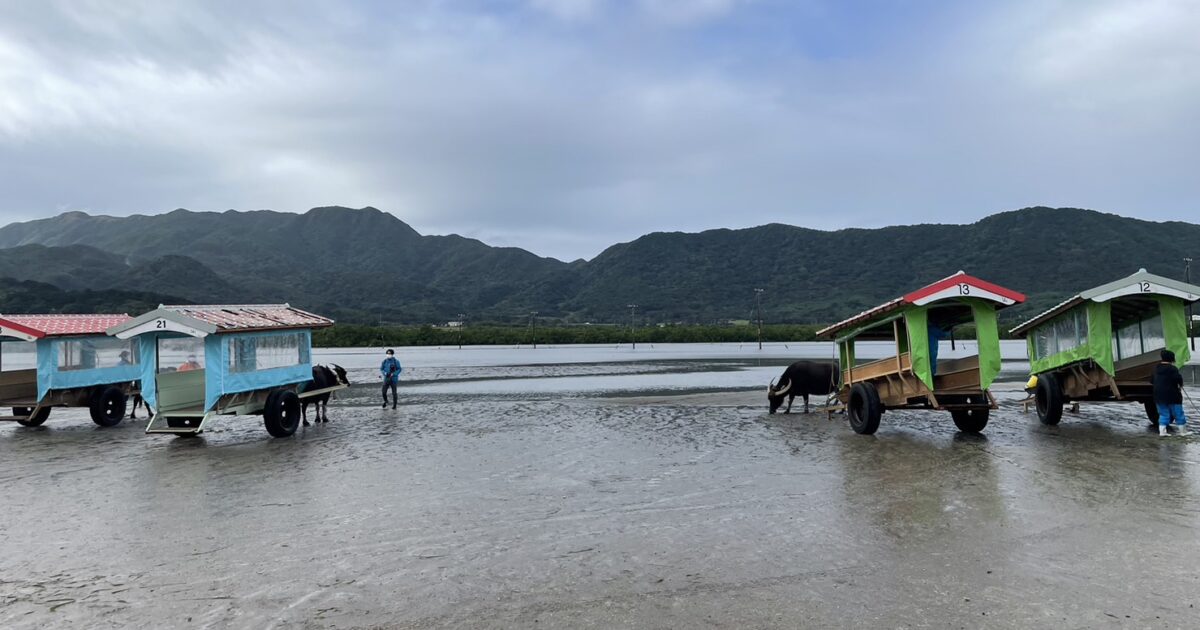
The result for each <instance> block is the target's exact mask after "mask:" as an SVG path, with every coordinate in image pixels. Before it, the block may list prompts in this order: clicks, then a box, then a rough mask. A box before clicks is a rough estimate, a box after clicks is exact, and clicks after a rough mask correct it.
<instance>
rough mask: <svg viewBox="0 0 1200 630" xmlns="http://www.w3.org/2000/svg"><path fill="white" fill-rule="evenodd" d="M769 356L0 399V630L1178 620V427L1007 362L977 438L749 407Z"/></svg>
mask: <svg viewBox="0 0 1200 630" xmlns="http://www.w3.org/2000/svg"><path fill="white" fill-rule="evenodd" d="M775 363H780V362H775ZM779 371H781V368H779V367H777V366H776V365H775V364H773V363H772V362H771V361H767V362H741V363H739V362H736V361H732V362H712V361H673V362H662V363H656V364H645V363H628V362H626V363H621V362H616V363H603V364H586V363H584V364H579V365H573V366H566V365H562V364H545V365H540V366H536V365H534V366H522V367H519V368H515V367H514V368H506V367H484V368H479V367H477V368H471V369H466V368H462V369H458V368H455V367H454V366H442V367H437V368H429V369H425V370H422V369H413V370H411V371H410V372H409V373H407V374H406V376H407V377H408V378H409V380H408V381H406V382H405V384H404V386H403V387H402V395H403V397H404V403H403V405H402V406H401V408H400V409H399V410H397V411H392V410H390V409H389V410H382V409H379V408H378V406H377V404H378V403H377V400H376V396H377V392H376V388H375V387H376V386H375V382H376V381H373V380H372V374H371V371H370V370H369V369H367V368H360V369H355V370H352V372H351V376H352V378H353V379H355V380H358V381H361V382H364V383H365V384H364V385H361V386H356V387H355V388H353V389H352V390H351V391H350V392H349V393H348V394H346V395H343V396H342V397H341V399H340V400H338V401H336V403H335V404H333V405H331V407H330V416H331V422H330V423H329V424H325V425H319V426H313V427H309V428H307V429H304V430H302V432H300V433H298V434H297V436H296V437H295V438H292V439H284V440H276V439H271V438H270V437H268V436H267V434H266V433H265V432H264V431H263V429H262V426H261V423H260V422H259V421H258V419H257V418H228V419H223V420H222V421H221V422H220V423H219V424H218V425H217V426H216V428H215V430H213V431H212V432H209V433H206V434H205V436H204V437H202V438H199V439H178V438H171V437H163V436H147V435H144V434H143V433H142V430H143V429H144V426H145V421H144V420H142V421H139V422H128V421H126V422H125V423H123V424H122V425H120V426H119V427H117V428H115V429H108V430H104V429H97V428H96V427H95V426H94V425H92V423H91V422H90V421H89V420H88V419H87V417H86V412H82V413H81V412H77V411H69V412H62V411H56V412H55V414H54V416H52V418H51V420H50V421H49V422H47V424H46V425H45V426H44V427H41V428H39V429H27V428H22V427H17V426H15V425H3V426H0V473H2V474H3V476H4V479H5V482H6V483H5V485H4V491H3V509H2V510H0V528H2V529H3V532H4V538H3V539H2V541H0V561H2V562H0V565H2V566H3V569H2V570H0V627H4V628H43V627H54V628H63V627H79V628H84V627H86V628H127V627H137V628H164V627H192V628H224V627H234V628H264V627H280V628H284V627H287V628H425V627H447V626H450V627H571V628H611V627H633V628H682V627H688V628H691V627H788V628H790V627H910V628H962V627H966V628H979V627H995V628H1010V627H1055V628H1095V627H1136V628H1185V627H1195V626H1196V625H1197V619H1200V611H1197V609H1196V608H1195V606H1197V605H1200V537H1198V536H1197V531H1200V530H1198V525H1200V503H1198V499H1200V472H1198V471H1200V438H1176V437H1172V438H1169V439H1160V438H1158V437H1157V436H1156V435H1155V434H1153V433H1151V432H1150V431H1149V430H1148V429H1147V427H1148V425H1147V424H1146V423H1145V421H1144V420H1143V418H1142V412H1141V409H1140V407H1137V406H1133V405H1103V406H1085V407H1084V409H1083V411H1082V413H1081V414H1079V415H1071V414H1067V415H1066V416H1064V421H1063V423H1062V424H1061V425H1060V426H1058V427H1044V426H1041V425H1039V424H1038V422H1037V419H1036V416H1035V415H1033V414H1032V413H1030V414H1024V413H1022V412H1021V410H1020V408H1019V406H1018V405H1016V403H1015V401H1016V400H1017V399H1019V398H1020V397H1021V393H1020V392H1019V391H1014V388H1013V387H1011V386H1009V387H1007V391H1006V392H1004V393H1003V394H1002V398H1003V408H1002V409H1001V411H999V412H998V413H994V415H993V419H992V423H991V424H990V425H989V427H988V430H987V432H986V436H985V437H969V436H963V435H960V434H957V433H956V432H955V430H954V426H953V423H952V422H951V421H950V419H949V416H948V414H945V413H923V412H890V413H888V414H885V416H884V418H883V424H882V427H881V429H880V431H879V433H878V434H876V435H875V436H870V437H868V436H858V435H855V434H854V433H852V432H851V431H850V429H849V428H848V426H847V425H846V423H845V421H844V419H842V418H840V417H837V416H835V417H834V419H832V420H830V419H828V418H827V417H826V416H825V415H824V414H810V415H803V414H796V413H793V414H791V415H774V416H770V415H767V414H766V409H765V400H764V399H765V396H764V395H763V393H762V387H759V386H757V385H755V386H753V387H752V385H754V384H757V383H760V382H761V385H763V386H765V384H766V381H767V380H769V378H771V377H772V376H775V375H777V373H778V372H779ZM764 377H765V378H764ZM606 379H608V380H606ZM612 379H615V380H612ZM689 380H690V381H692V382H695V383H696V386H695V387H692V388H689V387H687V386H686V385H684V386H681V385H679V384H678V383H680V382H684V383H686V382H688V381H689ZM627 382H643V383H648V385H647V386H646V387H644V388H632V389H630V388H628V386H627V385H626V383H627ZM606 383H607V384H606ZM722 383H727V384H729V386H728V388H726V389H722V387H721V384H722ZM1192 396H1193V398H1196V397H1198V396H1200V392H1197V391H1195V390H1192Z"/></svg>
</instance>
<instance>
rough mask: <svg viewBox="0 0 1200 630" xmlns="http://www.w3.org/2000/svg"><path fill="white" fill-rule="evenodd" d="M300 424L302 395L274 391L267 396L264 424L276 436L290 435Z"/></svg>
mask: <svg viewBox="0 0 1200 630" xmlns="http://www.w3.org/2000/svg"><path fill="white" fill-rule="evenodd" d="M299 425H300V397H299V396H297V395H296V392H289V391H286V390H283V391H274V392H271V394H270V395H268V396H267V406H266V407H265V408H264V409H263V426H265V427H266V428H267V433H270V434H271V435H272V436H274V437H279V438H281V437H288V436H289V435H292V434H293V433H295V432H296V427H297V426H299Z"/></svg>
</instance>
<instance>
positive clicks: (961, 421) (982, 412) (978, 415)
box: [950, 398, 992, 433]
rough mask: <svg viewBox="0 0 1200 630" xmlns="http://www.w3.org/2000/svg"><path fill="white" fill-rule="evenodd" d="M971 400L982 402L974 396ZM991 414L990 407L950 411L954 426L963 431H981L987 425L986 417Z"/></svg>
mask: <svg viewBox="0 0 1200 630" xmlns="http://www.w3.org/2000/svg"><path fill="white" fill-rule="evenodd" d="M971 402H972V403H975V402H982V401H980V400H977V399H975V398H971ZM991 414H992V410H991V409H986V408H984V409H956V410H954V411H951V412H950V417H951V418H954V426H956V427H958V430H959V431H962V432H963V433H982V432H983V429H984V427H986V426H987V423H988V417H989V416H990V415H991Z"/></svg>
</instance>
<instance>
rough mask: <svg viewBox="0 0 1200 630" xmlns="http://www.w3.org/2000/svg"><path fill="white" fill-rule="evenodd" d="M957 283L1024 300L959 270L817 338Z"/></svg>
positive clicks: (916, 300) (826, 330)
mask: <svg viewBox="0 0 1200 630" xmlns="http://www.w3.org/2000/svg"><path fill="white" fill-rule="evenodd" d="M958 284H968V285H970V286H973V287H977V288H980V289H984V290H986V291H988V292H991V293H994V294H996V295H998V296H1000V297H1002V298H1006V299H1008V300H1012V301H1013V302H1016V303H1018V304H1019V303H1021V302H1024V301H1025V296H1024V295H1023V294H1021V293H1018V292H1017V291H1013V290H1012V289H1006V288H1004V287H1002V286H1000V285H997V284H992V283H991V282H988V281H986V280H980V279H979V278H976V277H975V276H972V275H970V274H967V273H965V272H962V271H960V272H958V273H956V274H954V275H952V276H950V277H947V278H942V279H941V280H938V281H937V282H934V283H933V284H930V285H927V286H924V287H921V288H920V289H917V290H916V291H913V292H911V293H907V294H905V295H904V296H902V297H898V298H896V299H894V300H889V301H887V302H884V303H883V304H880V305H879V306H876V307H874V308H870V309H867V310H865V311H863V312H861V313H859V314H857V315H855V316H853V317H849V318H847V319H844V320H842V321H840V322H838V323H836V324H834V325H832V326H827V327H825V328H823V329H821V330H819V331H817V337H819V338H826V337H830V336H832V335H833V334H834V333H836V332H840V331H843V330H846V329H847V328H850V327H852V326H855V325H858V324H862V323H866V322H869V321H871V320H874V319H876V318H879V317H882V316H883V315H886V314H888V313H890V312H892V311H894V310H896V309H898V308H901V307H903V306H905V305H908V304H916V303H918V302H919V301H920V300H922V299H924V298H927V297H930V296H932V295H935V294H937V293H938V292H940V291H944V290H945V289H949V288H951V287H954V286H955V285H958Z"/></svg>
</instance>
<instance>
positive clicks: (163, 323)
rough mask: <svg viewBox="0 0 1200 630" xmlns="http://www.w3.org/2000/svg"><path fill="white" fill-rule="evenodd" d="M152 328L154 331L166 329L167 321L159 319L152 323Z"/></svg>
mask: <svg viewBox="0 0 1200 630" xmlns="http://www.w3.org/2000/svg"><path fill="white" fill-rule="evenodd" d="M154 327H155V328H156V329H166V327H167V320H165V319H160V320H158V321H156V322H154Z"/></svg>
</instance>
